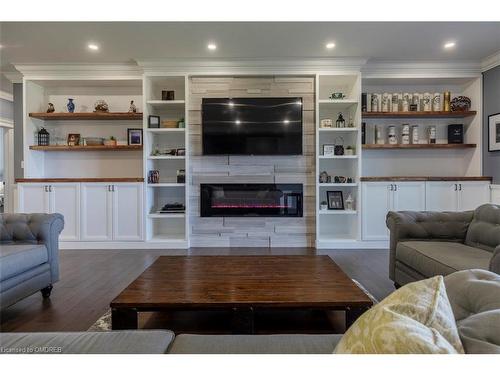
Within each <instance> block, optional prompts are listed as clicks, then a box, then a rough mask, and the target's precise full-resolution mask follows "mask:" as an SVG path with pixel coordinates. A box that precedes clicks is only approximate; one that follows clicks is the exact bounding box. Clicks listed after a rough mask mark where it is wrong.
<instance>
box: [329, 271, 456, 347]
mask: <svg viewBox="0 0 500 375" xmlns="http://www.w3.org/2000/svg"><path fill="white" fill-rule="evenodd" d="M335 353H337V354H378V353H380V354H382V353H383V354H398V353H402V354H419V353H429V354H439V353H455V354H456V353H464V348H463V346H462V343H461V341H460V338H459V335H458V330H457V326H456V324H455V317H454V316H453V311H452V309H451V306H450V302H449V301H448V296H447V295H446V289H445V286H444V283H443V277H442V276H436V277H433V278H430V279H426V280H422V281H417V282H414V283H411V284H407V285H405V286H403V287H402V288H400V289H398V290H397V291H395V292H394V293H392V294H391V295H389V296H388V297H387V298H386V299H384V300H383V301H382V302H380V303H379V304H377V305H375V306H374V307H372V308H371V309H370V310H368V311H367V312H366V313H364V314H363V315H362V316H361V317H360V318H359V319H358V320H356V321H355V322H354V324H353V325H352V326H351V327H350V328H349V329H348V330H347V332H346V333H345V334H344V336H343V337H342V339H341V340H340V342H339V344H338V345H337V347H336V348H335Z"/></svg>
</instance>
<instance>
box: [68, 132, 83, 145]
mask: <svg viewBox="0 0 500 375" xmlns="http://www.w3.org/2000/svg"><path fill="white" fill-rule="evenodd" d="M67 143H68V146H79V145H80V134H76V133H70V134H68V140H67Z"/></svg>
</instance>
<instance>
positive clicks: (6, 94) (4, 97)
mask: <svg viewBox="0 0 500 375" xmlns="http://www.w3.org/2000/svg"><path fill="white" fill-rule="evenodd" d="M0 99H2V100H7V101H8V102H13V101H14V95H12V94H11V93H10V92H7V91H1V90H0Z"/></svg>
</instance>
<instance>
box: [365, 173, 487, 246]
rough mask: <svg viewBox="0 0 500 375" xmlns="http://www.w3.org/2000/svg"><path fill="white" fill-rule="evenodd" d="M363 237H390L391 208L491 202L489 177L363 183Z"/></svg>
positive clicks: (469, 206)
mask: <svg viewBox="0 0 500 375" xmlns="http://www.w3.org/2000/svg"><path fill="white" fill-rule="evenodd" d="M362 197H363V212H362V233H363V240H367V241H384V240H387V239H388V238H389V232H388V229H387V227H386V223H385V218H386V215H387V213H388V212H389V211H467V210H473V209H475V208H477V207H478V206H480V205H482V204H484V203H488V202H490V183H489V181H404V182H399V181H381V182H364V183H363V184H362Z"/></svg>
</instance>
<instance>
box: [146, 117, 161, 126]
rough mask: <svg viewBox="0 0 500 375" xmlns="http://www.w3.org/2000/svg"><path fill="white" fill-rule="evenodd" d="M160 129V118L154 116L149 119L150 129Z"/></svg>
mask: <svg viewBox="0 0 500 375" xmlns="http://www.w3.org/2000/svg"><path fill="white" fill-rule="evenodd" d="M159 127H160V116H152V115H149V117H148V128H159Z"/></svg>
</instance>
